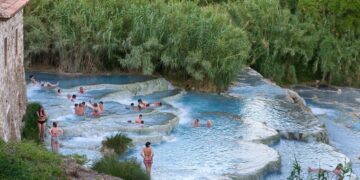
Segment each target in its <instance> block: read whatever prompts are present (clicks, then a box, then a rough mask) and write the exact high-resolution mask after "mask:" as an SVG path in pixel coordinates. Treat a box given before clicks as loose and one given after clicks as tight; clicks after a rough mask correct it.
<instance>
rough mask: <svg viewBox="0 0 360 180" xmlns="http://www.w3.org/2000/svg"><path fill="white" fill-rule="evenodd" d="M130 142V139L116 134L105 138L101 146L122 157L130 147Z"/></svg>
mask: <svg viewBox="0 0 360 180" xmlns="http://www.w3.org/2000/svg"><path fill="white" fill-rule="evenodd" d="M131 142H132V140H131V139H130V138H128V137H127V136H125V135H124V134H121V133H118V134H116V135H113V136H111V137H107V138H106V140H105V141H103V143H102V145H103V146H105V147H106V148H110V149H113V150H114V151H115V153H117V154H118V155H122V154H124V153H125V152H126V151H127V150H128V148H129V146H131Z"/></svg>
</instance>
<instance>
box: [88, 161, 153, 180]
mask: <svg viewBox="0 0 360 180" xmlns="http://www.w3.org/2000/svg"><path fill="white" fill-rule="evenodd" d="M93 169H94V170H95V171H97V172H100V173H105V174H109V175H112V176H116V177H120V178H123V179H126V180H148V179H150V178H149V177H148V176H147V175H146V173H145V172H144V171H143V170H142V169H141V166H140V164H138V163H137V162H136V161H135V160H127V161H119V160H118V159H117V158H116V157H114V156H106V157H104V158H102V159H101V160H99V161H97V162H95V164H94V166H93Z"/></svg>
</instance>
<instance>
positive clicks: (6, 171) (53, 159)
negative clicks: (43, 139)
mask: <svg viewBox="0 0 360 180" xmlns="http://www.w3.org/2000/svg"><path fill="white" fill-rule="evenodd" d="M0 179H65V177H64V174H63V169H62V166H61V157H60V156H59V155H57V154H53V153H51V152H49V151H47V150H46V149H45V148H44V147H42V146H40V145H38V144H35V143H33V142H9V143H4V142H2V141H0Z"/></svg>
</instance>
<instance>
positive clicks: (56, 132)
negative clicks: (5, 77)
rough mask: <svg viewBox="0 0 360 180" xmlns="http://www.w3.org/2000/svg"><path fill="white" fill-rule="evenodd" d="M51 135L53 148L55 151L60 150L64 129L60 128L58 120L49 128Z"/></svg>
mask: <svg viewBox="0 0 360 180" xmlns="http://www.w3.org/2000/svg"><path fill="white" fill-rule="evenodd" d="M49 133H50V135H51V150H52V151H53V152H56V153H57V152H59V147H60V143H59V136H60V135H62V134H63V130H62V129H60V128H59V127H58V125H57V123H56V122H53V127H52V128H51V129H49Z"/></svg>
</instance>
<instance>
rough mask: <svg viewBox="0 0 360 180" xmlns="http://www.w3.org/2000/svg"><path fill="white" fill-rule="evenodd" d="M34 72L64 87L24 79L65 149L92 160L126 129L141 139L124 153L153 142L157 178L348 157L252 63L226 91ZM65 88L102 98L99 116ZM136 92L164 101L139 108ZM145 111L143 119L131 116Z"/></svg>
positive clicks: (254, 174) (266, 169) (275, 173)
mask: <svg viewBox="0 0 360 180" xmlns="http://www.w3.org/2000/svg"><path fill="white" fill-rule="evenodd" d="M34 74H35V76H36V78H37V79H39V80H46V81H50V82H59V83H60V87H61V88H62V90H63V92H62V94H60V95H59V94H57V93H56V92H55V90H48V89H42V88H40V87H38V86H34V85H32V84H29V85H28V86H27V89H28V91H27V93H28V99H29V101H30V102H33V101H37V102H40V103H42V104H43V105H44V107H45V109H46V111H47V113H48V114H49V116H50V118H49V122H48V125H50V123H51V122H52V121H58V122H59V125H60V127H62V128H63V129H64V135H63V137H62V138H61V149H60V153H62V154H85V155H86V156H87V157H88V158H89V159H90V160H91V161H94V160H96V159H99V158H101V156H102V154H101V152H100V149H101V141H102V140H104V139H105V138H106V137H108V136H111V135H113V134H115V133H118V132H122V133H125V134H127V135H128V136H129V137H131V138H132V139H133V141H134V143H135V145H136V146H135V147H134V148H132V149H131V150H130V151H129V152H128V154H127V156H126V158H132V157H136V158H137V160H138V161H139V162H140V163H141V158H140V155H139V153H140V150H141V148H142V147H143V144H144V143H145V142H146V141H150V142H152V144H153V148H154V152H155V157H154V166H153V176H152V178H153V179H232V178H235V179H286V177H287V176H288V175H289V174H290V171H291V169H290V168H291V166H290V164H291V163H292V161H293V160H294V157H299V158H298V159H301V161H300V163H301V165H302V166H304V167H307V166H311V165H314V162H319V161H321V162H322V163H323V165H322V166H321V167H323V168H327V169H329V168H333V166H335V165H336V164H337V163H338V162H342V161H343V160H344V159H346V158H347V157H346V156H344V155H343V154H341V153H338V152H337V150H336V149H335V148H333V147H331V146H329V145H327V144H324V143H322V142H317V141H314V139H316V137H317V136H319V134H320V133H322V132H323V131H324V128H323V126H322V125H323V123H322V122H321V121H319V119H318V118H316V117H315V116H312V115H311V114H310V113H308V112H304V111H303V110H302V109H301V108H300V107H299V106H297V105H295V104H293V103H291V102H289V101H288V100H287V99H286V91H285V90H284V89H282V88H280V87H278V86H276V85H274V84H272V83H270V82H268V81H266V80H264V79H263V78H262V77H261V76H260V75H259V74H257V73H255V72H254V71H251V70H246V71H244V72H243V73H242V74H241V75H240V76H239V79H238V80H237V81H236V82H235V83H234V84H233V85H232V86H231V87H230V89H229V91H228V92H226V93H224V94H210V93H195V92H185V91H182V90H179V89H176V88H174V87H172V86H171V85H170V84H169V83H168V82H166V81H165V80H163V79H156V78H154V77H146V76H61V75H52V74H45V73H34ZM79 86H84V87H85V90H86V93H85V94H78V93H77V90H78V88H79ZM67 94H77V95H78V97H77V99H76V101H75V102H76V103H77V102H82V101H85V102H88V101H89V100H91V101H92V102H99V101H104V104H105V112H104V113H103V114H102V115H101V116H100V117H98V118H96V117H93V116H91V115H90V112H88V113H87V114H86V115H85V116H84V117H77V116H75V115H74V114H73V106H74V105H73V104H74V103H75V102H70V101H69V100H68V99H67V98H66V95H67ZM139 98H141V99H143V100H145V101H148V102H156V101H161V102H162V103H163V106H161V107H150V108H149V109H146V110H142V111H140V112H138V111H134V110H133V109H131V107H130V103H132V102H133V103H135V104H136V101H137V99H139ZM310 106H311V107H312V106H313V105H312V104H310ZM140 113H141V114H142V115H143V120H144V121H145V123H144V125H143V126H139V125H137V124H131V123H128V122H127V121H129V120H135V119H136V118H137V116H138V115H139V114H140ZM335 116H338V115H335ZM195 118H199V119H200V123H201V126H200V127H198V128H194V127H192V123H193V120H194V119H195ZM207 120H211V121H212V123H213V126H212V127H211V128H208V127H206V126H205V123H206V121H207ZM325 124H327V123H326V122H325ZM288 133H290V134H302V135H303V136H304V139H303V141H310V142H303V141H297V140H291V139H292V138H291V137H290V136H287V134H288ZM330 136H331V132H330ZM289 137H290V139H289ZM287 139H289V140H287ZM46 144H47V146H49V139H47V141H46ZM308 152H311V153H308ZM345 154H346V153H345ZM317 165H318V164H316V166H317Z"/></svg>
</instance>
